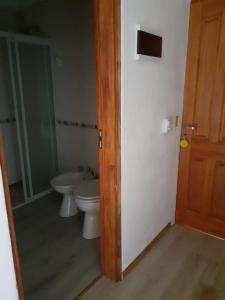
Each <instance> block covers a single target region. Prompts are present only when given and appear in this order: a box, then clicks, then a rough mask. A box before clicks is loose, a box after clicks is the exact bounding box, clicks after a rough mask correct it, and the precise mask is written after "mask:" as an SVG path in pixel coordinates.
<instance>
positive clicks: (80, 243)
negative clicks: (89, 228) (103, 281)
mask: <svg viewBox="0 0 225 300" xmlns="http://www.w3.org/2000/svg"><path fill="white" fill-rule="evenodd" d="M61 198H62V197H61V195H58V194H56V193H52V194H50V195H48V196H47V197H44V198H42V199H39V200H37V201H35V202H33V203H31V204H29V205H27V206H24V207H21V208H19V209H16V210H15V211H14V221H15V228H16V237H17V244H18V250H19V256H20V263H21V269H22V278H23V285H24V290H25V300H72V299H74V298H75V296H76V295H78V294H79V293H80V292H81V291H82V290H83V289H84V288H85V287H87V286H88V285H89V284H90V283H91V282H92V281H93V280H94V279H95V278H96V277H98V276H99V275H100V259H99V239H94V240H85V239H84V238H82V235H81V234H82V223H83V214H82V213H79V214H78V215H77V216H74V217H71V218H61V217H59V215H58V212H59V207H60V204H61Z"/></svg>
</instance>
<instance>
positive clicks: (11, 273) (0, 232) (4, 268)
mask: <svg viewBox="0 0 225 300" xmlns="http://www.w3.org/2000/svg"><path fill="white" fill-rule="evenodd" d="M0 237H1V238H0V266H1V267H0V290H1V299H7V300H17V299H19V298H18V292H17V287H16V277H15V270H14V264H13V256H12V247H11V241H10V235H9V227H8V219H7V214H6V207H5V197H4V191H3V184H2V173H1V169H0Z"/></svg>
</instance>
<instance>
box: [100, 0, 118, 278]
mask: <svg viewBox="0 0 225 300" xmlns="http://www.w3.org/2000/svg"><path fill="white" fill-rule="evenodd" d="M94 7H95V41H96V74H97V106H98V108H97V110H98V129H99V130H102V138H103V143H102V145H103V147H102V149H100V150H99V166H100V169H99V170H100V172H99V173H100V228H101V242H100V244H101V245H100V246H101V247H100V249H101V270H102V273H103V274H104V275H106V276H107V277H109V278H111V279H113V280H114V281H118V280H120V279H121V276H122V275H121V274H122V273H121V207H120V190H121V184H120V182H121V163H120V153H121V150H120V149H121V147H120V102H121V100H120V94H121V93H120V70H121V67H120V66H121V63H120V60H121V56H120V48H121V47H120V35H121V33H120V18H121V13H120V9H121V3H120V0H94Z"/></svg>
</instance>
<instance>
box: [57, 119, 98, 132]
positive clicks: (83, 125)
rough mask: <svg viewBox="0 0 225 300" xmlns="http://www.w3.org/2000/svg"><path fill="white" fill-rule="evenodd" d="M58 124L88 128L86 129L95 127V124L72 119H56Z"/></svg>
mask: <svg viewBox="0 0 225 300" xmlns="http://www.w3.org/2000/svg"><path fill="white" fill-rule="evenodd" d="M57 124H58V125H64V126H70V127H79V128H88V129H95V130H96V129H97V125H96V124H88V123H80V122H74V121H63V120H57Z"/></svg>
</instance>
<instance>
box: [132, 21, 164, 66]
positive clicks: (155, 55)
mask: <svg viewBox="0 0 225 300" xmlns="http://www.w3.org/2000/svg"><path fill="white" fill-rule="evenodd" d="M134 30H135V40H134V42H135V43H134V59H135V60H143V61H152V62H160V61H161V60H162V35H161V34H159V33H156V32H155V31H154V32H153V31H152V30H149V29H148V28H146V27H144V26H142V25H140V24H135V26H134ZM140 32H142V35H140ZM143 33H144V35H143ZM143 36H144V37H145V38H143ZM141 49H142V51H143V50H144V52H148V53H145V54H143V53H142V54H141V53H140V52H139V51H140V50H141Z"/></svg>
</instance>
